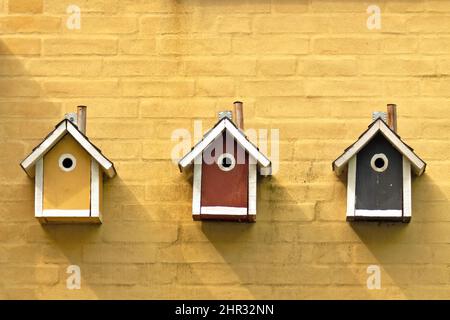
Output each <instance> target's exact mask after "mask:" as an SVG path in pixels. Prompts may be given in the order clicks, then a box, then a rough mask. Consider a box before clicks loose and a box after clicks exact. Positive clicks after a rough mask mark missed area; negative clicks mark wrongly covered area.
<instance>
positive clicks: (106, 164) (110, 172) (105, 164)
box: [67, 122, 116, 178]
mask: <svg viewBox="0 0 450 320" xmlns="http://www.w3.org/2000/svg"><path fill="white" fill-rule="evenodd" d="M67 124H68V125H67V131H69V133H70V134H71V135H72V136H73V138H74V139H75V140H77V141H78V143H79V144H80V145H81V146H82V147H83V148H84V150H86V151H87V152H88V153H89V154H90V155H91V156H92V157H93V158H94V159H95V160H97V162H98V163H99V164H100V165H101V166H102V168H103V170H104V171H105V173H106V175H107V176H108V177H110V178H112V177H114V176H115V175H116V171H115V170H114V166H113V164H112V162H110V161H109V160H108V159H106V158H105V157H104V156H103V155H102V154H101V153H100V152H99V151H98V150H97V149H96V148H95V147H94V146H93V145H92V143H90V142H89V141H88V140H87V139H86V138H85V137H84V136H83V135H82V134H81V133H80V132H79V131H78V129H77V128H76V127H75V126H74V125H73V124H72V123H71V122H67Z"/></svg>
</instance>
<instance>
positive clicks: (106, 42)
mask: <svg viewBox="0 0 450 320" xmlns="http://www.w3.org/2000/svg"><path fill="white" fill-rule="evenodd" d="M43 53H44V55H49V56H54V55H57V56H58V55H115V54H116V53H117V41H116V40H115V39H82V38H80V39H75V38H73V39H69V38H58V39H44V40H43Z"/></svg>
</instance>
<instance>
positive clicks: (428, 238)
mask: <svg viewBox="0 0 450 320" xmlns="http://www.w3.org/2000/svg"><path fill="white" fill-rule="evenodd" d="M424 193H426V194H424ZM433 199H434V200H436V199H439V200H444V201H445V200H447V201H448V199H446V195H445V193H444V192H442V190H441V189H440V188H439V187H438V186H437V185H436V184H435V183H434V181H433V180H432V179H431V178H430V177H429V176H428V175H427V174H424V175H423V176H421V177H416V178H413V180H412V218H411V221H410V222H409V223H401V222H373V221H372V222H351V223H350V225H351V227H352V229H353V230H354V231H355V233H356V234H357V235H358V237H359V239H360V240H361V246H359V245H357V246H356V247H355V248H354V250H353V259H354V262H355V263H358V264H364V265H367V266H369V265H378V266H379V267H380V269H381V289H382V290H383V289H384V288H387V289H388V288H397V289H399V290H400V291H401V293H402V295H403V296H404V298H407V299H417V298H419V299H420V298H421V295H420V293H418V292H419V291H420V290H418V288H420V286H424V285H428V283H424V282H423V281H424V280H422V277H420V274H421V269H420V268H421V266H423V265H426V264H431V263H433V260H434V259H435V258H436V255H439V252H435V251H433V249H432V243H436V242H442V240H439V238H437V237H438V236H437V235H436V231H435V227H434V226H431V227H430V226H429V224H428V223H423V222H432V221H433V220H434V219H436V217H441V218H442V212H439V208H437V207H436V208H434V207H432V206H429V204H430V202H429V201H433ZM447 221H448V218H447ZM442 281H445V279H443V280H442Z"/></svg>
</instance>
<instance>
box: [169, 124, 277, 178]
mask: <svg viewBox="0 0 450 320" xmlns="http://www.w3.org/2000/svg"><path fill="white" fill-rule="evenodd" d="M224 130H228V132H229V133H230V134H231V135H232V136H233V137H234V138H235V139H236V140H237V142H238V143H239V144H240V145H241V146H242V147H243V148H244V149H245V150H246V151H247V152H248V153H249V154H250V155H251V156H252V157H253V158H255V160H256V161H257V162H258V163H259V164H260V166H262V167H264V168H270V166H271V162H270V160H269V159H268V158H267V157H266V156H265V155H264V154H262V153H261V152H260V151H259V149H258V148H257V147H256V146H255V145H254V144H253V143H251V142H250V141H249V140H248V138H247V137H246V136H245V134H244V133H243V132H242V130H240V129H239V128H238V127H237V126H236V125H235V124H234V122H233V121H232V120H231V119H230V118H228V117H224V118H222V119H220V120H219V121H218V122H217V123H216V124H215V125H214V127H213V128H212V129H210V130H209V131H208V132H207V133H206V134H205V135H204V136H203V139H202V140H200V141H199V142H198V143H197V144H196V145H195V146H194V147H193V148H192V149H191V151H190V152H188V153H187V154H186V155H185V156H184V157H183V158H181V160H180V161H179V162H178V166H179V168H180V171H183V169H185V168H187V167H188V166H190V164H191V163H192V162H193V161H194V159H195V158H196V157H197V156H198V155H199V154H201V153H202V152H203V150H205V149H206V147H208V146H209V145H210V144H211V142H213V141H214V139H216V138H217V137H218V136H219V135H220V134H221V133H222V132H223V131H224Z"/></svg>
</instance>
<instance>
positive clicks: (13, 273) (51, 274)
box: [0, 265, 59, 286]
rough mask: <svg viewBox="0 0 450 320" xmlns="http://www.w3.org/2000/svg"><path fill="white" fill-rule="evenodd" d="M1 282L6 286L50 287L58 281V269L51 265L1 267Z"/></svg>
mask: <svg viewBox="0 0 450 320" xmlns="http://www.w3.org/2000/svg"><path fill="white" fill-rule="evenodd" d="M0 272H1V274H2V275H3V279H2V282H3V283H5V284H7V285H9V286H10V285H30V284H39V285H47V286H51V285H54V284H56V283H57V282H58V281H59V268H58V266H52V265H49V266H47V265H40V266H34V267H30V266H15V267H8V266H4V265H3V266H1V267H0Z"/></svg>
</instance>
